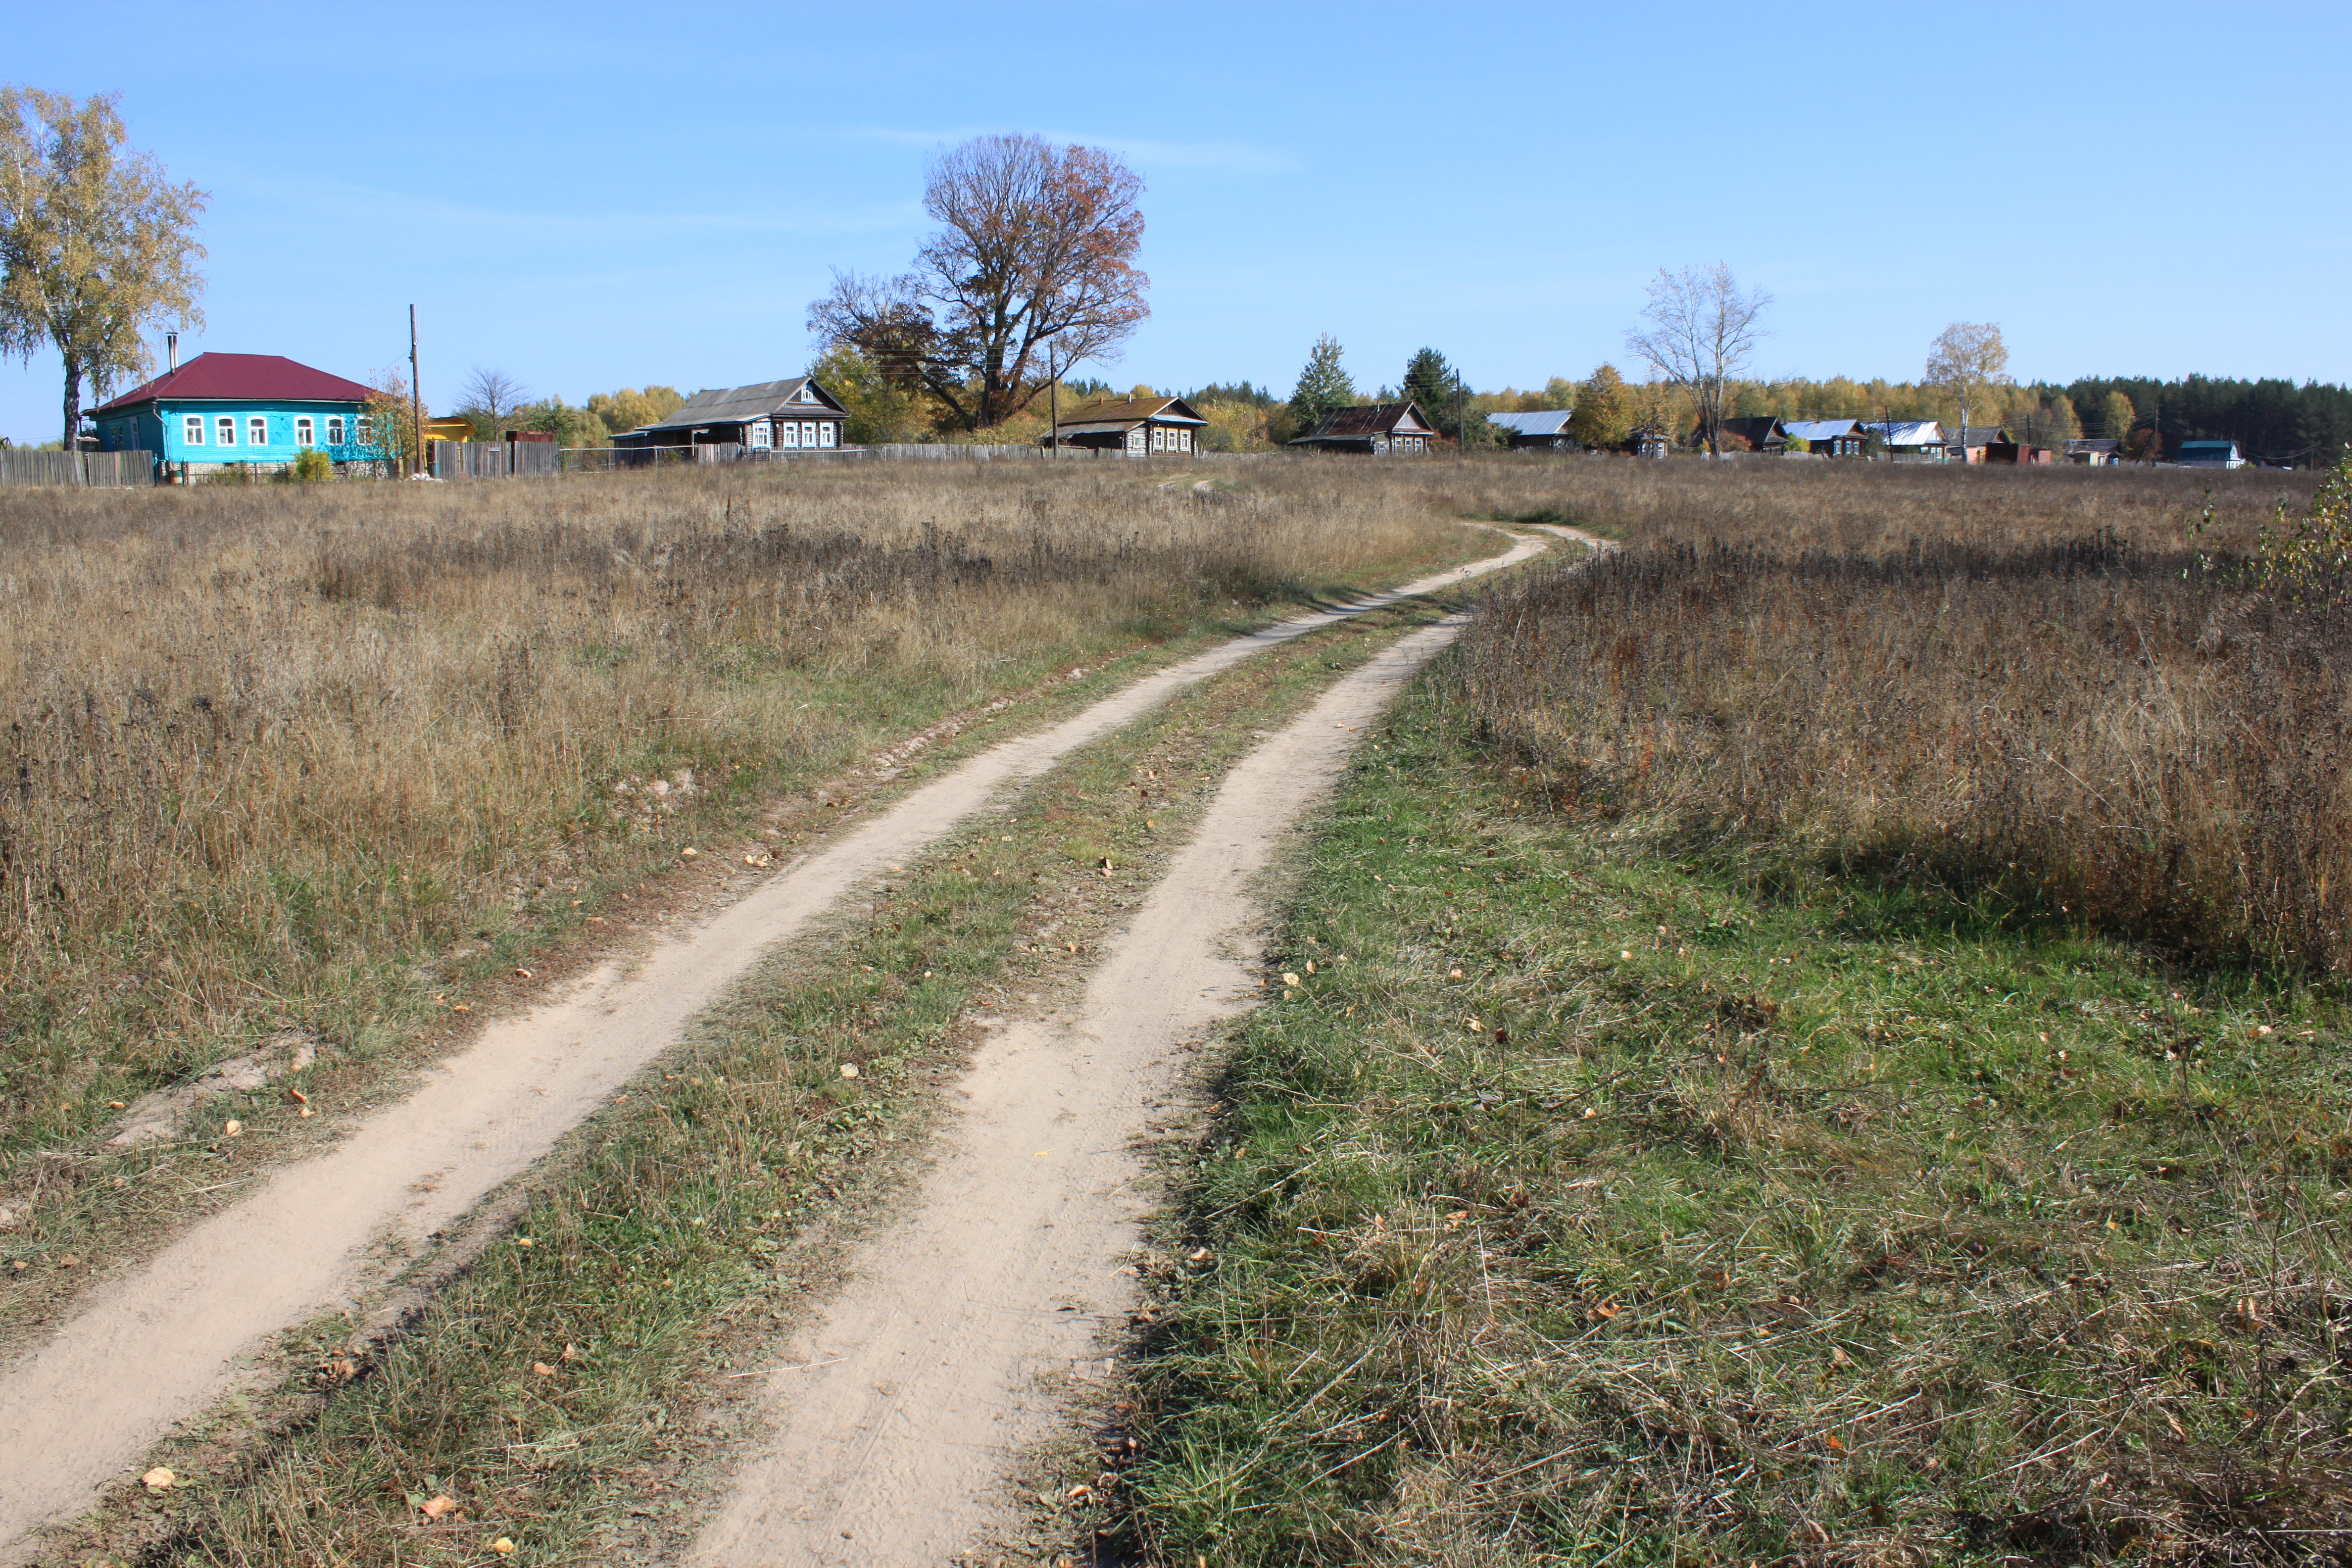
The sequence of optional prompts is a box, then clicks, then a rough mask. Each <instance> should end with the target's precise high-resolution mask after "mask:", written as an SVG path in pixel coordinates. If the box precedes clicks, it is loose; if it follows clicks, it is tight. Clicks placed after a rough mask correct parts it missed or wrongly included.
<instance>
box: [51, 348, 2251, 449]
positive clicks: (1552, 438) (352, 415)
mask: <svg viewBox="0 0 2352 1568" xmlns="http://www.w3.org/2000/svg"><path fill="white" fill-rule="evenodd" d="M368 397H369V391H368V389H367V388H366V387H364V386H362V385H361V384H359V383H357V382H354V381H347V380H345V379H344V378H343V377H341V376H339V375H333V374H329V373H328V372H326V371H322V370H314V369H312V368H311V367H310V366H309V365H305V364H298V363H295V362H294V361H292V360H290V359H285V358H282V357H280V356H278V355H276V354H232V353H205V354H199V355H197V356H196V357H195V358H194V359H192V360H190V361H189V362H188V363H186V364H185V365H184V366H175V367H173V369H172V370H170V371H168V372H167V373H166V374H163V375H161V376H158V377H156V378H155V379H154V380H152V381H150V382H148V383H146V384H143V385H142V386H137V387H134V388H132V389H131V391H129V392H126V393H124V394H122V395H121V396H120V397H116V398H113V399H111V400H110V401H108V402H107V403H105V404H103V405H100V406H99V407H98V408H96V409H93V410H92V411H91V413H90V422H91V424H92V426H94V437H95V438H94V441H93V443H92V444H93V445H94V447H95V448H96V449H97V450H98V451H100V452H112V453H118V454H122V455H124V456H125V457H126V458H127V457H128V456H129V455H130V454H133V453H143V454H146V455H147V456H148V457H149V458H152V464H153V474H154V477H157V478H168V479H187V478H190V477H192V476H194V474H196V473H199V472H204V471H209V470H214V469H218V468H224V467H227V466H230V465H251V466H257V467H263V468H277V467H283V466H284V465H286V464H288V463H290V462H292V461H293V460H294V458H296V456H297V455H299V453H300V452H302V451H303V450H304V449H306V448H312V449H319V450H323V451H324V452H325V453H326V454H327V456H328V457H329V458H331V460H332V461H334V462H335V463H336V464H337V465H339V466H345V465H361V464H367V465H382V464H383V462H384V460H385V458H386V454H385V452H384V451H383V447H382V446H381V445H380V444H379V443H378V442H377V441H376V440H375V437H374V432H373V429H371V428H370V426H369V421H368V416H367V400H368ZM1486 417H1487V419H1488V420H1489V421H1490V422H1492V423H1493V424H1495V425H1496V426H1500V427H1501V428H1502V429H1503V430H1505V431H1506V432H1507V436H1508V440H1509V444H1510V445H1511V446H1513V447H1522V448H1538V449H1542V448H1551V449H1559V450H1568V449H1572V448H1573V447H1575V446H1576V443H1575V442H1574V441H1573V440H1572V439H1571V438H1570V436H1569V433H1568V431H1569V418H1570V412H1569V411H1568V410H1566V409H1551V410H1543V411H1538V412H1531V413H1516V414H1490V415H1488V416H1486ZM848 421H849V414H848V411H847V410H846V409H845V407H844V406H843V405H842V403H841V401H840V400H839V399H838V398H836V397H835V396H834V395H833V394H832V393H830V392H828V391H826V390H825V389H824V387H823V386H821V385H819V384H817V382H816V381H815V380H814V378H812V377H809V376H804V375H803V376H794V377H791V378H788V379H786V380H782V381H767V382H758V383H754V384H751V385H749V386H738V387H732V388H729V389H726V390H724V391H709V392H701V393H698V394H696V395H694V396H693V397H691V398H689V399H688V400H687V402H686V403H685V405H683V406H681V407H680V408H678V410H677V412H676V413H674V414H672V415H671V416H669V417H668V418H667V419H664V420H662V421H660V422H659V423H657V424H653V425H647V426H641V427H640V428H638V429H635V430H629V431H625V432H622V433H621V434H618V435H616V436H614V437H613V447H614V458H616V459H617V460H618V461H620V462H621V463H622V464H624V465H626V464H627V463H628V462H629V461H630V460H631V458H632V455H633V454H635V455H636V458H637V460H641V461H655V460H658V459H659V458H660V457H661V456H662V455H664V454H666V453H668V454H678V455H685V456H690V457H692V458H696V459H698V460H719V459H720V458H733V457H758V456H775V455H778V454H782V453H804V452H828V451H831V452H847V451H852V450H856V448H853V447H850V446H849V444H848V442H847V441H846V440H845V438H844V431H845V426H847V424H848ZM1207 423H1208V421H1207V420H1205V419H1203V418H1202V416H1201V415H1200V413H1199V411H1198V410H1196V409H1194V408H1193V407H1192V405H1190V404H1188V403H1186V402H1185V401H1184V400H1183V399H1182V398H1181V397H1160V396H1130V397H1118V398H1106V399H1101V400H1098V401H1097V402H1093V403H1088V404H1087V405H1083V406H1081V407H1077V408H1074V409H1072V410H1071V411H1070V412H1069V413H1068V414H1067V415H1066V416H1063V417H1061V418H1060V419H1058V420H1057V421H1056V422H1055V426H1054V428H1053V431H1052V433H1051V434H1050V435H1048V436H1045V437H1040V442H1041V444H1043V445H1047V446H1052V447H1062V448H1068V449H1072V450H1076V451H1087V452H1101V453H1115V454H1125V455H1129V456H1133V455H1143V456H1150V455H1152V454H1155V453H1156V454H1161V455H1167V454H1174V455H1178V456H1183V455H1187V454H1191V453H1193V452H1195V451H1196V450H1197V446H1196V438H1195V433H1196V432H1197V431H1199V430H1200V429H1201V428H1202V427H1203V426H1205V425H1206V424H1207ZM1723 428H1724V429H1725V431H1726V432H1727V433H1728V434H1731V435H1734V436H1737V437H1739V440H1738V445H1740V446H1744V447H1746V448H1747V449H1748V450H1750V451H1753V452H1759V453H1764V454H1768V455H1773V454H1786V453H1788V452H1790V451H1791V450H1795V451H1804V452H1810V453H1812V454H1815V455H1818V456H1821V457H1825V458H1859V457H1862V456H1864V454H1865V451H1867V450H1870V449H1876V450H1879V451H1883V452H1884V453H1885V454H1886V455H1887V456H1889V457H1892V458H1897V459H1906V458H1907V459H1909V460H1912V461H1926V462H1969V463H1979V462H2007V463H2048V462H2074V463H2084V464H2093V465H2105V464H2109V463H2113V462H2115V461H2116V455H2117V454H2116V443H2115V442H2114V441H2112V440H2099V439H2091V440H2069V441H2066V442H2064V443H2063V445H2062V446H2060V447H2032V446H2030V445H2026V444H2022V443H2020V442H2017V441H2015V440H2013V439H2011V436H2010V434H2009V432H2008V431H2006V430H2005V429H2002V428H2001V427H2000V426H1979V425H1971V426H1968V427H1967V428H1966V429H1965V430H1964V431H1956V432H1952V433H1947V432H1946V431H1945V430H1944V429H1943V427H1942V426H1940V425H1938V424H1937V422H1936V421H1934V420H1912V421H1905V420H1890V421H1865V420H1855V419H1811V420H1782V419H1779V418H1775V417H1772V416H1759V417H1754V418H1738V419H1729V420H1726V421H1725V422H1724V426H1723ZM472 435H473V426H471V425H470V424H469V423H467V421H465V420H463V419H454V420H431V421H427V423H426V426H425V438H426V440H427V442H428V443H429V448H430V450H431V451H432V453H433V455H434V458H435V468H436V470H438V469H440V468H445V467H446V468H449V469H451V470H452V471H451V472H449V473H448V474H446V476H445V477H451V478H455V477H457V476H458V475H459V474H461V473H462V474H473V473H479V472H485V471H492V470H489V469H486V468H483V467H482V466H481V465H480V464H479V463H478V462H477V461H476V459H475V458H474V455H473V454H472V453H471V452H470V451H469V450H468V447H469V444H470V442H471V437H472ZM551 441H552V438H551V437H545V436H541V435H538V434H536V433H532V432H522V431H513V432H509V433H508V446H509V447H510V448H514V449H520V448H523V447H547V448H548V449H546V450H544V451H542V452H534V453H525V454H524V457H526V458H530V459H532V460H530V461H528V462H525V461H521V460H519V459H518V458H516V457H515V456H514V454H513V451H511V450H510V451H509V453H508V454H506V455H505V456H503V457H502V458H501V460H500V465H499V467H498V468H496V469H495V471H499V472H517V471H542V470H543V471H553V470H554V469H555V468H557V467H558V466H559V464H558V461H557V454H556V453H555V452H554V451H553V450H552V449H551ZM1443 444H1444V438H1443V437H1441V436H1440V434H1439V432H1438V430H1437V429H1436V427H1435V426H1433V424H1432V423H1431V422H1430V421H1429V419H1428V418H1427V417H1426V416H1425V415H1424V414H1423V411H1422V409H1421V408H1420V407H1419V405H1416V404H1413V403H1411V402H1405V403H1380V404H1371V405H1365V406H1362V407H1356V408H1342V409H1339V410H1337V411H1335V412H1333V413H1331V414H1329V415H1327V416H1324V417H1323V418H1322V419H1321V420H1320V421H1318V423H1317V424H1316V425H1315V426H1314V427H1313V428H1312V429H1310V430H1308V431H1307V433H1306V434H1305V435H1303V436H1301V437H1297V439H1296V440H1294V441H1292V442H1291V443H1290V445H1292V446H1294V447H1303V448H1306V449H1308V450H1321V451H1335V452H1360V453H1369V454H1372V455H1376V456H1409V455H1413V454H1418V453H1426V452H1430V451H1433V450H1435V449H1437V448H1438V447H1440V446H1441V445H1443ZM1672 445H1673V443H1672V442H1671V441H1670V439H1669V438H1668V437H1666V436H1665V435H1664V434H1663V433H1660V432H1655V431H1651V432H1642V433H1637V434H1636V435H1635V436H1634V437H1632V438H1631V439H1630V440H1629V442H1628V444H1627V447H1626V449H1627V450H1629V451H1633V452H1635V453H1638V454H1639V455H1642V456H1645V457H1664V456H1665V455H1666V453H1667V451H1668V450H1669V449H1670V447H1671V446H1672ZM2176 460H2177V461H2179V462H2183V463H2196V464H2207V465H2213V466H2219V467H2226V468H2236V467H2239V466H2240V464H2241V462H2242V459H2241V458H2240V457H2239V454H2238V449H2237V446H2236V444H2235V443H2234V442H2230V441H2187V442H2183V443H2181V444H2180V447H2179V453H2178V455H2177V458H2176ZM133 461H134V462H135V459H133Z"/></svg>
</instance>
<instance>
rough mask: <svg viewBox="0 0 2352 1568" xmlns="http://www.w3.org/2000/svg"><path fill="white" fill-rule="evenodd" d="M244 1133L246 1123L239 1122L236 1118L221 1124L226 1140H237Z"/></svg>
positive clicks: (222, 1133)
mask: <svg viewBox="0 0 2352 1568" xmlns="http://www.w3.org/2000/svg"><path fill="white" fill-rule="evenodd" d="M243 1131H245V1123H244V1122H242V1121H237V1120H236V1118H234V1117H231V1118H230V1119H229V1120H228V1121H226V1122H223V1123H222V1124H221V1135H222V1136H223V1137H225V1138H235V1137H236V1136H237V1135H238V1134H240V1133H242V1132H243Z"/></svg>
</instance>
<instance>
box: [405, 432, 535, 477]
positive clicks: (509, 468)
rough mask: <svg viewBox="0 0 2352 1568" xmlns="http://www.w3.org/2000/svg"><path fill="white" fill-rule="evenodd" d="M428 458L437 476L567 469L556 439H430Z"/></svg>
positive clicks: (532, 474)
mask: <svg viewBox="0 0 2352 1568" xmlns="http://www.w3.org/2000/svg"><path fill="white" fill-rule="evenodd" d="M425 448H426V450H425V457H426V460H427V461H428V462H430V463H431V465H432V470H431V471H432V474H433V477H434V478H435V479H544V478H547V477H549V476H551V475H554V474H560V473H562V471H563V454H562V451H561V449H559V448H558V447H556V445H555V443H554V442H552V441H429V442H427V443H425Z"/></svg>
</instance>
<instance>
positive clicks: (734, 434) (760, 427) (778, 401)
mask: <svg viewBox="0 0 2352 1568" xmlns="http://www.w3.org/2000/svg"><path fill="white" fill-rule="evenodd" d="M848 423H849V412H848V410H847V409H846V408H845V407H843V406H842V404H841V401H840V399H838V398H836V397H835V396H834V395H833V394H831V393H830V392H827V391H826V390H825V389H824V387H822V386H819V385H818V384H816V382H815V381H814V380H813V379H812V378H810V377H808V376H805V375H796V376H793V377H792V378H791V379H790V380H788V381H759V382H753V383H752V384H751V385H749V386H735V387H729V388H726V389H724V390H720V391H711V390H705V391H702V392H698V393H696V394H695V395H693V396H692V397H689V398H688V399H687V400H686V401H685V402H684V403H683V404H681V405H679V406H678V409H677V413H675V414H672V415H671V416H669V417H668V418H667V419H661V420H656V422H655V423H653V424H651V425H640V426H637V428H635V430H625V431H623V432H622V433H621V434H619V435H617V436H615V437H613V445H614V446H615V447H620V448H621V449H622V450H624V451H629V450H639V451H642V450H645V449H647V448H650V447H725V446H737V447H742V448H743V449H744V450H745V451H746V452H807V451H833V450H838V449H839V448H840V447H843V446H845V445H846V443H845V441H844V439H843V437H842V431H843V429H844V427H845V426H847V425H848Z"/></svg>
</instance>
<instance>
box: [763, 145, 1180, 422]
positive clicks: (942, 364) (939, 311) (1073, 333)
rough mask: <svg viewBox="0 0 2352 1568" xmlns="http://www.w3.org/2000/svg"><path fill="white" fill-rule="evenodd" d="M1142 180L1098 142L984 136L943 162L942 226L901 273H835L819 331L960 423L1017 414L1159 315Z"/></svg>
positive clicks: (935, 168)
mask: <svg viewBox="0 0 2352 1568" xmlns="http://www.w3.org/2000/svg"><path fill="white" fill-rule="evenodd" d="M1142 192H1143V182H1142V181H1141V180H1139V179H1138V178H1137V177H1136V175H1135V174H1134V172H1133V171H1132V170H1130V169H1129V168H1128V166H1127V165H1126V164H1125V163H1121V162H1120V161H1119V160H1118V158H1117V157H1115V156H1113V155H1112V154H1110V153H1106V152H1104V151H1103V150H1102V149H1101V148H1099V147H1064V148H1061V149H1059V150H1056V149H1055V148H1054V147H1051V146H1048V145H1047V144H1046V143H1045V142H1042V141H1040V140H1038V139H1037V138H1036V137H1034V136H981V137H976V138H974V139H973V140H971V141H970V142H965V143H964V144H963V145H962V146H961V147H958V148H955V149H953V150H952V151H950V152H948V153H943V154H941V155H940V158H939V159H937V160H936V161H935V162H934V163H932V164H931V166H930V169H929V174H928V177H927V180H926V183H925V186H924V191H923V210H924V211H925V212H926V213H928V214H929V216H930V217H931V218H932V220H933V221H934V222H936V223H938V224H939V225H940V228H939V230H938V231H937V232H936V233H934V234H933V235H932V236H931V237H930V238H929V240H927V241H926V242H924V245H923V247H922V249H921V250H919V252H917V253H916V257H915V267H914V269H913V270H912V271H910V272H907V273H905V274H903V275H901V276H899V277H897V278H888V279H884V278H872V277H865V276H861V275H859V274H856V273H845V272H835V274H834V283H833V291H832V292H831V293H829V294H827V295H825V296H824V298H823V299H821V300H816V301H814V303H812V304H811V305H810V306H809V314H808V325H809V331H811V332H812V333H813V334H814V335H815V336H816V338H817V339H818V341H819V342H821V343H822V344H823V345H824V347H825V348H827V349H832V348H839V347H844V346H846V347H849V348H854V349H856V351H857V352H858V353H861V354H864V355H865V356H866V358H868V359H870V360H873V361H875V362H876V363H878V364H880V365H881V366H883V367H884V369H885V370H886V371H887V373H888V374H891V375H893V376H894V377H896V378H898V380H899V381H900V382H901V383H902V384H907V385H911V386H920V387H921V388H922V389H923V390H924V391H926V392H928V393H929V394H930V395H931V396H932V397H934V398H936V399H938V400H939V402H940V404H941V405H944V406H945V407H946V408H947V409H948V410H949V411H950V416H952V417H953V419H954V420H955V422H956V423H957V424H959V425H961V426H963V427H965V428H967V429H974V430H977V429H982V428H985V427H986V426H992V425H995V424H998V423H1000V422H1002V421H1003V419H1004V418H1005V417H1006V416H1009V415H1013V414H1017V413H1019V412H1020V411H1021V410H1022V409H1023V408H1024V407H1026V406H1027V405H1028V404H1029V401H1030V400H1031V399H1032V398H1034V396H1036V395H1037V394H1038V393H1039V392H1041V391H1042V390H1044V388H1045V376H1044V375H1043V374H1041V373H1042V372H1043V371H1044V369H1045V363H1044V362H1045V358H1046V355H1047V353H1048V352H1049V351H1050V353H1051V354H1052V358H1053V361H1054V366H1055V370H1056V371H1059V370H1061V369H1063V368H1066V367H1067V366H1069V365H1072V364H1075V363H1077V362H1079V361H1080V360H1087V359H1107V358H1113V357H1116V355H1117V353H1118V346H1119V344H1120V343H1122V342H1125V341H1126V339H1127V338H1128V336H1129V334H1130V333H1132V332H1133V331H1135V329H1136V327H1137V326H1138V325H1139V324H1140V323H1141V322H1142V321H1144V319H1145V318H1147V317H1148V316H1150V314H1151V309H1150V306H1149V305H1147V304H1146V303H1145V302H1144V298H1143V296H1144V290H1145V289H1147V288H1148V287H1149V286H1150V281H1151V280H1150V279H1149V278H1147V277H1145V276H1144V274H1143V273H1142V272H1140V271H1139V270H1138V269H1137V268H1136V267H1135V253H1136V251H1137V249H1138V248H1139V247H1140V246H1141V245H1142V243H1143V214H1142V213H1141V212H1139V210H1137V207H1136V205H1135V204H1136V199H1137V198H1138V197H1139V195H1142Z"/></svg>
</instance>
